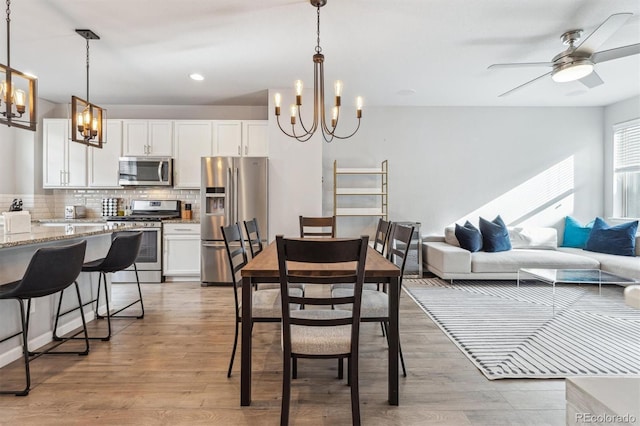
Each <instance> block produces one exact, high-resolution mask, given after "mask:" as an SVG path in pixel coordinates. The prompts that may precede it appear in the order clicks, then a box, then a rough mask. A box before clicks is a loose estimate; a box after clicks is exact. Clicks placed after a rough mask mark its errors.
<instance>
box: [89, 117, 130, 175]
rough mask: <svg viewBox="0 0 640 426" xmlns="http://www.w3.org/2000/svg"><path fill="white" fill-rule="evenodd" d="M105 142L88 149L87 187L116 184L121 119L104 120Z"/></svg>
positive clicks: (120, 149) (119, 154) (120, 141)
mask: <svg viewBox="0 0 640 426" xmlns="http://www.w3.org/2000/svg"><path fill="white" fill-rule="evenodd" d="M104 126H105V127H106V136H107V141H106V143H103V144H102V149H96V148H91V149H89V162H88V164H89V187H91V188H114V187H119V185H118V159H119V158H120V156H121V155H122V121H121V120H106V123H105V125H104Z"/></svg>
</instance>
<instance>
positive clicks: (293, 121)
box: [291, 105, 296, 124]
mask: <svg viewBox="0 0 640 426" xmlns="http://www.w3.org/2000/svg"><path fill="white" fill-rule="evenodd" d="M291 124H296V106H295V105H291Z"/></svg>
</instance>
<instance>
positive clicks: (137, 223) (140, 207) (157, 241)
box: [107, 200, 180, 283]
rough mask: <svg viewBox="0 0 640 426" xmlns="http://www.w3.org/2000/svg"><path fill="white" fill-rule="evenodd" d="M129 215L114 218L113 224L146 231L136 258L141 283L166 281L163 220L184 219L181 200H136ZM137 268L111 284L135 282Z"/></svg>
mask: <svg viewBox="0 0 640 426" xmlns="http://www.w3.org/2000/svg"><path fill="white" fill-rule="evenodd" d="M131 209H132V210H131V214H130V215H128V216H110V217H108V218H107V223H108V224H110V225H115V226H119V225H133V226H129V227H127V229H134V230H139V231H142V243H141V244H140V251H139V253H138V257H137V258H136V263H135V264H136V266H137V270H138V275H139V277H140V281H141V282H155V283H160V282H162V221H163V220H165V219H174V218H178V217H180V201H178V200H134V201H132V203H131ZM135 279H136V274H135V270H134V268H133V267H130V268H127V269H126V270H124V271H120V272H116V273H114V274H113V275H112V278H111V282H135Z"/></svg>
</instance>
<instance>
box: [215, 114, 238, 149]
mask: <svg viewBox="0 0 640 426" xmlns="http://www.w3.org/2000/svg"><path fill="white" fill-rule="evenodd" d="M213 123H214V126H215V129H216V132H215V140H214V142H213V145H214V150H215V151H216V155H219V156H221V157H240V156H241V155H242V121H239V120H229V121H220V120H216V121H214V122H213Z"/></svg>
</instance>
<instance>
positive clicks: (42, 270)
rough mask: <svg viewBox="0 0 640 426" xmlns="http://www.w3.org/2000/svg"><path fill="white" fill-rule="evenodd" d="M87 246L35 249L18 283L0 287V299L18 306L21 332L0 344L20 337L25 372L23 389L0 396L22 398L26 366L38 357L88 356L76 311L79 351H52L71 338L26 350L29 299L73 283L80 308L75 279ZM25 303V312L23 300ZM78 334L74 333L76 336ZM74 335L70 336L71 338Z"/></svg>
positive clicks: (26, 389) (84, 328)
mask: <svg viewBox="0 0 640 426" xmlns="http://www.w3.org/2000/svg"><path fill="white" fill-rule="evenodd" d="M86 247H87V242H86V241H80V242H78V243H76V244H71V245H66V246H58V247H43V248H40V249H38V250H37V251H36V252H35V253H34V254H33V256H32V257H31V261H30V262H29V266H27V270H26V271H25V273H24V276H23V277H22V279H21V280H19V281H14V282H12V283H7V284H5V285H2V286H0V300H9V299H14V300H16V301H17V302H18V305H19V306H20V325H21V331H19V332H17V333H15V334H12V335H11V336H9V337H6V338H4V339H2V340H0V343H2V342H5V341H7V340H9V339H12V338H14V337H16V336H19V335H22V349H23V356H24V369H25V382H26V384H25V387H24V389H21V390H11V391H8V390H2V391H0V394H15V395H17V396H25V395H27V394H28V393H29V390H30V389H31V373H30V371H29V363H30V362H31V361H33V360H34V359H36V358H38V357H40V356H41V355H44V354H47V353H50V354H77V355H87V354H88V353H89V338H88V337H89V336H88V333H87V324H86V322H85V318H84V312H83V310H82V309H80V317H81V318H82V331H83V332H84V338H83V340H84V341H85V345H84V350H81V351H76V352H72V351H66V352H62V351H55V352H53V351H52V350H53V349H55V348H57V347H58V346H60V345H61V344H62V343H64V342H66V341H67V340H69V339H71V338H72V337H65V338H59V340H60V341H59V342H57V343H56V344H55V345H53V346H50V347H49V348H47V349H46V350H43V351H40V352H32V351H29V347H28V346H29V341H28V330H29V313H30V312H31V299H33V298H36V297H43V296H49V295H52V294H55V293H58V292H62V291H63V290H64V289H66V288H67V287H69V286H70V285H71V284H75V288H76V295H77V297H78V307H81V306H82V299H81V297H80V288H79V287H78V282H77V281H76V279H77V278H78V275H80V271H81V269H82V262H84V254H85V250H86ZM25 300H26V301H27V308H26V312H25V307H24V303H23V302H24V301H25ZM61 304H62V295H61V296H60V300H59V302H58V309H60V305H61ZM57 328H58V320H57V318H56V321H55V324H54V334H55V332H56V330H57ZM77 334H79V333H76V334H75V335H77ZM75 335H74V336H75Z"/></svg>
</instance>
